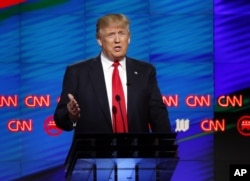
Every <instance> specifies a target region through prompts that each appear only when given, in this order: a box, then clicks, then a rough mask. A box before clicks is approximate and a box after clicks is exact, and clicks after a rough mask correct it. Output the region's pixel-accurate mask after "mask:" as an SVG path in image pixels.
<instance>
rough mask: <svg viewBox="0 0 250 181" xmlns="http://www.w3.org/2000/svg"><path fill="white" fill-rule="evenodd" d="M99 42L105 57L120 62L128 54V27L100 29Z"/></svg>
mask: <svg viewBox="0 0 250 181" xmlns="http://www.w3.org/2000/svg"><path fill="white" fill-rule="evenodd" d="M97 41H98V44H99V45H100V46H101V47H102V51H103V53H104V55H105V56H107V57H108V58H109V59H110V60H112V61H114V60H120V59H121V58H123V57H124V56H125V55H126V53H127V49H128V44H129V42H130V33H129V31H128V28H127V27H118V26H115V25H114V26H108V27H105V28H102V29H100V32H99V37H98V38H97Z"/></svg>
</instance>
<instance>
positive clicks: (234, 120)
mask: <svg viewBox="0 0 250 181" xmlns="http://www.w3.org/2000/svg"><path fill="white" fill-rule="evenodd" d="M0 8H1V9H0V67H1V68H0V118H1V120H0V134H1V137H0V143H1V144H0V150H1V152H0V173H1V174H0V180H27V178H29V179H30V180H32V179H35V180H55V179H58V180H62V179H63V178H64V171H63V167H62V165H63V163H64V160H65V158H66V155H67V153H68V149H69V147H70V144H71V141H72V133H73V132H64V131H62V130H60V129H58V128H57V127H56V126H55V123H54V120H53V113H54V110H55V107H56V104H57V102H58V99H59V95H60V91H61V86H62V79H63V75H64V71H65V68H66V66H67V65H69V64H72V63H75V62H78V61H81V60H86V59H87V58H90V57H94V56H97V55H98V54H99V53H100V48H99V47H98V45H97V42H96V40H95V24H96V20H97V18H99V17H100V16H101V15H104V14H107V13H124V14H125V15H127V16H128V17H129V19H130V20H131V34H132V37H131V44H130V47H129V51H128V56H130V57H134V58H137V59H140V60H142V61H146V62H150V63H152V64H153V65H154V66H155V67H156V69H157V79H158V83H159V86H160V89H161V91H162V98H163V101H164V103H165V104H166V106H167V107H168V110H169V115H170V119H171V125H172V130H173V132H176V133H178V142H177V143H178V145H179V157H180V161H179V163H178V165H177V168H176V170H175V172H174V174H173V178H172V180H173V181H180V180H193V181H199V180H201V181H203V180H214V178H223V177H222V176H223V175H224V176H225V177H226V178H227V177H229V175H228V172H229V165H230V164H233V163H232V162H230V160H232V155H233V156H234V155H235V153H236V155H237V153H241V150H244V151H245V152H244V153H246V154H243V156H242V157H237V158H236V159H234V161H235V162H238V161H241V160H243V158H244V160H246V161H248V162H249V161H250V158H249V156H248V155H247V153H249V152H250V150H249V148H247V144H248V145H249V136H250V123H249V122H248V121H250V118H249V116H248V115H250V110H249V105H250V103H249V102H250V95H249V92H250V71H249V69H250V62H249V59H250V27H249V24H250V15H249V14H250V2H249V1H244V0H239V1H227V0H214V1H213V0H182V1H173V0H165V1H153V0H133V1H127V0H110V1H102V0H53V1H51V0H4V1H2V0H1V2H0ZM245 121H246V122H245ZM232 135H233V136H232ZM229 137H230V138H232V139H233V140H235V141H233V142H231V143H233V144H229V143H228V138H229ZM230 140H231V139H230ZM239 140H240V141H239ZM241 143H243V144H241ZM242 145H243V146H242ZM236 147H238V149H236ZM231 148H235V149H234V152H232V151H231V152H230V151H229V150H231ZM247 150H249V151H247ZM226 152H227V153H229V154H228V155H225V154H224V153H226ZM217 167H218V168H220V169H224V172H223V174H221V173H220V172H217V171H215V170H214V168H217ZM221 175H222V176H221ZM225 177H224V178H225ZM219 180H221V179H219Z"/></svg>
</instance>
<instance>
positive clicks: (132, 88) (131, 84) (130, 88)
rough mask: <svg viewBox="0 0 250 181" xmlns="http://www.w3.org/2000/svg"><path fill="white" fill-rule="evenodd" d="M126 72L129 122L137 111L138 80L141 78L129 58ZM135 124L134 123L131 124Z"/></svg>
mask: <svg viewBox="0 0 250 181" xmlns="http://www.w3.org/2000/svg"><path fill="white" fill-rule="evenodd" d="M126 71H127V114H128V120H129V122H130V121H132V120H133V118H132V117H133V111H135V110H136V107H135V106H136V104H135V103H134V101H135V102H136V97H137V96H138V95H137V91H136V89H137V88H136V87H137V85H136V84H137V80H138V78H139V77H138V76H139V71H138V68H137V67H136V66H135V64H134V63H133V61H132V60H131V59H130V58H128V57H127V59H126ZM130 124H133V123H130Z"/></svg>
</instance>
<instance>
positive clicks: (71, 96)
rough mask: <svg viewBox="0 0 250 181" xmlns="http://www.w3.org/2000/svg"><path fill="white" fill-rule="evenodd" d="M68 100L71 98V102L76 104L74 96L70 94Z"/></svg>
mask: <svg viewBox="0 0 250 181" xmlns="http://www.w3.org/2000/svg"><path fill="white" fill-rule="evenodd" d="M68 98H69V100H71V101H74V102H75V98H74V96H73V95H72V94H70V93H69V94H68Z"/></svg>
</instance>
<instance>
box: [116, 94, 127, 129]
mask: <svg viewBox="0 0 250 181" xmlns="http://www.w3.org/2000/svg"><path fill="white" fill-rule="evenodd" d="M115 100H116V101H117V102H118V104H119V108H120V112H121V116H122V124H123V130H124V131H126V132H127V130H126V127H125V121H124V117H123V114H122V107H121V102H120V101H121V97H120V96H119V95H116V96H115Z"/></svg>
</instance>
